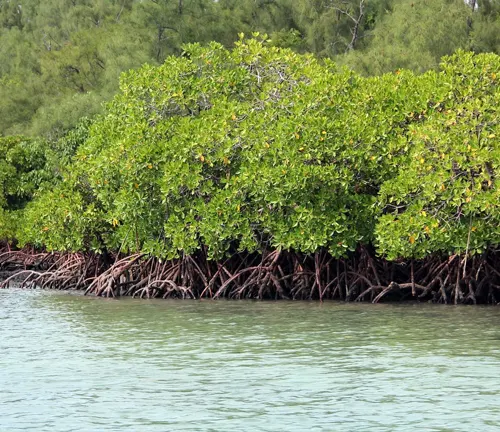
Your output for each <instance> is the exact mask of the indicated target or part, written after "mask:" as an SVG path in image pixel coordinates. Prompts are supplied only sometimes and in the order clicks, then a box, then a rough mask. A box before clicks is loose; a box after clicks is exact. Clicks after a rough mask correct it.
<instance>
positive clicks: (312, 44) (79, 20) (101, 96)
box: [0, 0, 500, 139]
mask: <svg viewBox="0 0 500 432" xmlns="http://www.w3.org/2000/svg"><path fill="white" fill-rule="evenodd" d="M253 31H260V32H261V33H264V32H265V33H267V34H269V35H270V38H271V39H272V43H273V44H274V45H276V46H282V47H290V48H292V49H294V50H295V51H298V52H309V53H313V54H315V55H316V56H319V57H323V58H332V59H334V60H335V62H336V63H338V64H346V65H348V66H349V67H351V68H353V69H354V70H356V71H358V72H360V73H362V74H365V75H375V74H380V73H384V72H389V71H394V70H396V69H397V68H406V69H411V70H414V71H419V72H422V71H425V70H428V69H437V68H438V64H439V61H440V58H441V57H442V56H443V55H449V54H452V53H453V52H455V51H456V50H457V49H459V48H462V49H464V50H472V51H474V52H476V53H478V52H494V53H497V54H498V53H500V2H499V1H498V0H479V1H476V0H467V1H464V0H419V1H412V0H219V1H213V0H175V1H174V0H112V1H111V0H110V1H102V0H43V1H41V0H0V40H1V41H2V43H1V46H0V135H19V134H22V135H29V136H43V137H45V138H49V139H57V138H59V137H60V136H61V135H63V134H64V133H65V132H66V131H67V130H69V129H71V128H72V127H74V126H75V125H76V124H77V123H78V121H79V119H80V118H81V117H82V116H86V117H89V116H90V117H91V116H93V115H94V114H96V113H100V112H102V106H103V102H105V101H107V100H109V99H110V98H111V97H112V96H113V95H114V94H115V92H116V91H117V89H118V87H117V86H118V77H119V75H120V73H121V72H123V71H126V70H129V69H131V68H137V67H139V66H141V65H142V64H144V63H149V64H151V65H161V64H162V63H163V62H164V60H165V59H166V58H167V56H169V55H171V54H175V55H179V54H180V53H181V52H182V45H183V44H184V43H190V42H200V43H209V42H211V41H217V42H220V43H222V44H223V45H224V46H225V47H226V48H230V47H232V44H233V42H234V41H235V40H236V39H237V34H238V33H239V32H245V33H247V34H249V33H251V32H253Z"/></svg>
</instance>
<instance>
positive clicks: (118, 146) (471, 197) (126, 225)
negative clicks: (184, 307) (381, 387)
mask: <svg viewBox="0 0 500 432" xmlns="http://www.w3.org/2000/svg"><path fill="white" fill-rule="evenodd" d="M261 39H262V40H261ZM497 77H500V57H499V56H497V55H495V54H479V55H475V54H472V53H467V52H458V53H457V54H455V55H453V56H451V57H447V58H445V59H444V60H443V63H442V64H441V67H440V70H439V71H435V70H430V71H428V72H426V73H424V74H420V75H419V74H415V73H413V72H411V71H405V70H397V71H396V72H395V73H389V74H385V75H382V76H377V77H369V78H363V77H362V76H360V75H358V74H356V73H355V72H353V71H351V70H349V69H347V68H342V67H338V66H336V64H335V63H333V62H331V61H329V60H318V59H317V58H315V57H314V56H312V55H301V54H297V53H294V52H293V51H292V50H290V49H283V48H278V47H275V46H272V45H269V43H268V42H265V37H264V38H259V37H257V38H255V39H250V40H244V39H242V40H240V41H239V42H237V43H236V46H235V48H234V49H233V50H227V49H225V48H224V47H223V46H222V45H221V44H218V43H211V44H210V45H209V46H207V47H202V46H201V45H199V44H191V45H187V46H185V48H184V51H183V54H182V55H181V56H171V57H169V58H168V59H167V61H166V62H165V63H164V64H163V65H162V66H150V65H146V66H144V67H142V68H140V69H137V70H132V71H130V72H128V73H127V74H125V75H123V77H122V79H121V82H120V91H119V93H118V94H117V95H116V96H115V97H114V98H113V100H112V101H111V102H110V103H109V104H108V105H107V108H106V111H105V113H104V114H103V115H102V116H101V117H99V118H97V119H95V120H94V121H93V122H89V121H83V122H82V123H81V124H80V125H79V127H78V128H76V129H75V130H74V131H72V132H71V133H70V134H68V135H66V136H65V137H63V138H61V139H60V140H58V141H56V142H55V144H53V143H52V144H51V141H49V142H46V143H45V144H42V141H40V140H39V141H36V140H34V141H33V140H30V139H22V138H4V139H3V140H2V143H3V145H4V146H5V147H6V148H7V149H8V151H7V152H6V153H5V157H4V160H2V163H3V164H4V165H5V167H6V168H5V169H4V170H3V171H4V172H6V173H9V174H7V175H6V176H5V178H4V180H3V182H4V186H3V190H4V192H3V197H4V198H3V200H2V206H3V215H4V216H3V222H2V225H1V226H3V227H4V228H3V236H4V237H5V238H6V239H10V240H11V241H14V240H16V241H18V242H19V243H20V245H21V246H23V245H32V246H35V247H37V248H39V249H40V248H42V249H43V248H45V249H47V250H49V251H58V252H64V251H68V252H77V253H86V252H92V253H97V254H98V256H101V257H104V258H102V259H101V258H100V259H101V262H95V263H94V264H93V265H94V266H95V268H96V269H98V268H102V269H104V270H102V275H101V276H100V277H98V278H97V279H92V282H91V283H89V284H87V286H85V287H86V288H88V289H89V290H90V291H93V292H97V293H100V294H103V293H104V294H108V295H114V294H116V293H117V292H120V291H121V290H122V289H124V290H125V292H127V290H128V291H130V290H132V291H131V292H132V293H140V295H170V294H172V293H175V294H178V295H180V294H182V295H188V296H197V295H210V296H220V295H230V296H236V297H240V296H246V295H249V296H258V297H262V296H266V295H276V296H279V297H290V296H292V297H299V298H303V297H319V298H324V297H341V298H360V299H361V298H363V297H365V296H367V295H368V294H370V295H371V298H372V299H378V298H380V296H382V295H384V294H385V293H388V292H392V291H394V290H397V291H398V292H399V291H401V290H402V289H405V288H407V289H411V291H412V294H413V295H414V296H416V295H417V291H418V294H419V295H421V296H423V297H424V298H428V297H429V296H430V298H433V297H434V299H436V300H441V301H449V297H450V295H451V296H454V299H455V301H473V302H476V301H477V299H478V298H480V297H481V301H487V300H489V301H496V297H495V296H496V291H495V289H494V285H491V284H490V288H489V291H486V293H482V291H481V289H484V283H483V285H481V288H479V287H478V286H477V284H478V283H480V281H484V280H487V278H486V274H487V273H484V276H485V277H483V278H482V279H481V278H479V274H480V273H481V272H487V271H488V270H487V268H488V267H487V266H489V267H490V268H491V272H493V271H496V270H495V268H494V266H493V265H492V264H491V263H488V253H490V251H491V249H492V248H495V247H496V246H497V245H498V244H499V243H500V242H499V240H500V237H499V230H498V226H499V222H500V217H499V205H498V203H499V202H500V200H499V196H498V185H497V182H498V170H499V166H500V159H499V158H500V153H499V146H498V138H497V137H498V136H500V126H499V125H500V121H499V120H500V118H499V104H498V102H499V100H500V87H499V85H498V79H499V78H497ZM30 149H35V150H34V151H30ZM38 149H40V150H38ZM61 149H65V152H66V153H65V157H61V158H54V154H56V155H57V154H60V153H61ZM73 154H74V155H73ZM30 179H31V181H29V180H30ZM26 183H28V184H29V185H30V187H26V186H24V185H25V184H26ZM36 188H38V192H37V195H36V198H35V199H34V200H30V198H31V197H32V196H33V192H34V190H35V189H36ZM13 214H14V215H15V217H11V215H13ZM373 250H375V251H376V253H377V254H378V255H381V256H384V257H386V258H388V259H389V260H393V261H394V260H396V261H397V260H400V259H407V260H410V261H411V265H410V266H407V267H404V268H403V267H401V266H399V267H398V265H397V264H388V263H387V262H385V264H384V262H379V263H378V264H377V263H375V261H374V259H373V252H372V251H373ZM117 253H119V254H120V253H121V254H125V256H128V257H131V258H124V260H121V261H120V255H116V254H117ZM353 254H354V255H353ZM115 255H116V260H118V261H117V262H116V263H115V265H113V266H111V267H109V263H106V262H105V261H106V259H109V258H106V257H109V256H115ZM70 256H72V257H73V258H71V259H70V260H69V261H68V262H67V263H66V264H67V265H69V266H70V267H71V268H74V267H75V266H78V265H81V266H83V265H87V266H89V264H88V260H87V264H83V263H84V262H85V260H81V259H80V258H79V259H76V258H74V256H73V255H70ZM78 256H79V255H78ZM144 257H148V258H147V260H146V261H144V259H145V258H144ZM349 257H350V258H349ZM442 257H450V258H449V259H448V258H447V259H445V260H444V264H443V258H442ZM473 257H476V258H473ZM477 257H479V258H477ZM75 260H76V261H75ZM164 260H166V262H165V261H164ZM414 260H420V261H419V264H418V265H417V267H418V268H417V269H415V266H414ZM468 260H472V263H469V265H468V269H469V270H467V261H468ZM139 263H142V264H141V265H139ZM66 264H65V265H66ZM452 264H453V265H452ZM134 265H137V268H136V269H135V270H134V271H132V270H131V268H132V267H133V266H134ZM377 266H378V267H377ZM384 266H385V268H384ZM388 266H390V268H389V267H388ZM63 267H64V266H63ZM64 268H65V267H64ZM87 268H89V267H87ZM134 268H135V267H134ZM408 269H410V271H411V275H409V274H408V273H407V272H408ZM444 270H446V271H444ZM93 271H95V272H96V273H99V271H98V270H93ZM330 272H331V273H330ZM443 272H444V273H443ZM83 273H85V272H83ZM83 273H82V274H83ZM49 274H50V273H49ZM124 274H126V276H123V275H124ZM146 274H147V276H146ZM341 274H342V275H343V276H342V277H341ZM416 274H420V277H421V279H418V283H417V282H416V281H415V278H416V276H415V275H416ZM30 275H31V273H30ZM151 275H153V276H151ZM37 277H41V276H38V275H37ZM495 277H498V275H496V276H495ZM398 278H399V283H397V284H395V283H394V281H395V280H398ZM405 278H406V279H405ZM488 278H489V280H490V283H491V277H490V276H488ZM73 279H74V276H73ZM78 279H79V280H80V279H82V276H80V275H79V276H78ZM410 279H411V282H409V283H404V281H405V280H406V282H408V280H410ZM426 279H428V280H427V283H424V281H425V280H426ZM452 279H453V281H452ZM82 280H83V279H82ZM82 280H80V283H83V282H82ZM341 281H343V282H342V283H341ZM472 281H474V282H472ZM390 282H392V283H390ZM68 283H69V282H68ZM71 283H72V284H73V285H74V284H75V281H74V280H72V282H71ZM473 283H474V285H473ZM84 285H85V284H84ZM117 290H119V291H117ZM467 290H468V294H467ZM266 293H267V294H266ZM273 293H274V294H273Z"/></svg>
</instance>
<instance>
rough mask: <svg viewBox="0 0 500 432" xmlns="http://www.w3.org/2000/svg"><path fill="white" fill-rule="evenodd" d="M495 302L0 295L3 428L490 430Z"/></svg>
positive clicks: (497, 373) (495, 379)
mask: <svg viewBox="0 0 500 432" xmlns="http://www.w3.org/2000/svg"><path fill="white" fill-rule="evenodd" d="M499 324H500V309H495V308H481V307H457V308H455V307H440V306H432V305H404V306H393V305H377V306H372V305H352V304H340V303H325V304H318V303H306V302H303V303H302V302H297V303H292V302H278V303H272V302H261V303H259V302H227V301H220V302H207V301H193V302H190V301H186V302H175V301H135V300H130V299H125V300H119V301H114V300H111V301H109V300H103V299H94V298H87V297H82V296H75V295H66V294H60V293H51V292H40V291H20V290H5V291H0V414H1V415H0V431H2V432H3V431H9V432H10V431H13V432H15V431H50V432H63V431H72V432H75V431H78V432H80V431H82V432H83V431H145V432H149V431H177V430H179V431H183V430H184V431H217V432H220V431H234V430H241V431H253V430H255V431H283V430H286V431H336V430H342V431H343V430H356V431H370V432H373V431H415V430H425V431H476V430H477V431H498V430H500V405H499V404H498V401H499V400H500V385H499V384H500V378H499V377H500V325H499Z"/></svg>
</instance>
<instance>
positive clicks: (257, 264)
mask: <svg viewBox="0 0 500 432" xmlns="http://www.w3.org/2000/svg"><path fill="white" fill-rule="evenodd" d="M499 264H500V254H499V253H497V252H490V253H485V254H484V255H483V256H475V257H472V258H470V257H469V258H468V260H465V258H464V257H463V256H461V257H459V256H457V255H452V256H450V257H446V258H441V257H437V256H434V257H429V258H427V259H425V260H422V261H417V260H411V261H409V262H407V263H405V262H389V261H385V260H383V259H380V258H378V257H376V256H375V254H374V252H373V251H372V250H370V249H369V248H368V247H360V248H359V249H358V251H356V253H353V254H351V256H350V257H349V258H341V259H334V258H333V257H332V256H331V255H330V254H329V253H328V252H327V251H326V250H319V251H317V252H316V253H314V254H312V255H305V254H301V253H298V252H294V251H281V250H272V251H265V252H264V253H262V254H246V253H241V252H238V253H235V254H233V255H232V256H230V257H227V258H226V259H224V260H221V261H212V260H210V259H208V258H207V254H206V252H205V251H201V252H199V253H196V254H194V255H192V256H188V255H183V256H182V257H180V258H179V259H175V260H169V261H161V260H159V259H157V258H153V257H149V256H146V255H144V254H133V255H129V256H123V255H114V256H111V255H109V254H108V255H106V256H102V255H96V254H90V253H89V254H84V253H41V252H37V251H35V250H31V249H23V250H18V251H16V250H11V249H10V248H8V247H4V248H2V249H0V270H2V271H3V272H7V275H6V276H5V275H4V279H3V282H2V283H1V284H0V287H8V286H11V285H12V284H13V283H15V284H16V285H17V286H20V287H25V288H48V289H61V290H83V291H85V294H89V295H96V296H103V297H120V296H133V297H138V298H183V299H194V298H211V299H218V298H223V297H224V298H230V299H249V298H251V299H294V300H320V301H324V300H344V301H370V302H373V303H379V302H382V301H404V300H412V301H424V302H434V303H444V304H449V303H454V304H462V303H463V304H488V303H489V304H497V303H498V302H499V300H500V271H499V270H497V269H498V268H500V265H499Z"/></svg>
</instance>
